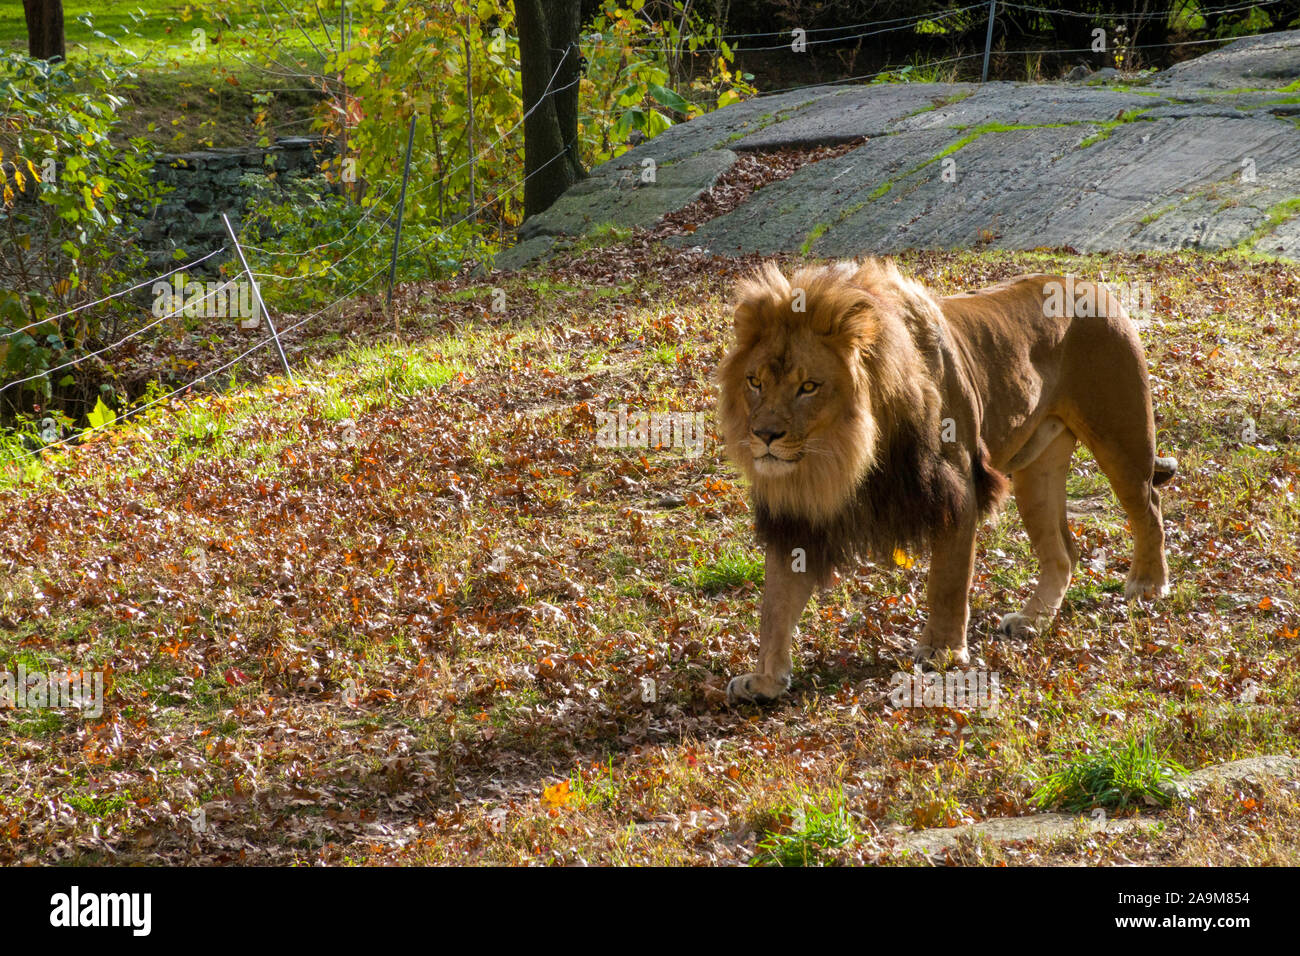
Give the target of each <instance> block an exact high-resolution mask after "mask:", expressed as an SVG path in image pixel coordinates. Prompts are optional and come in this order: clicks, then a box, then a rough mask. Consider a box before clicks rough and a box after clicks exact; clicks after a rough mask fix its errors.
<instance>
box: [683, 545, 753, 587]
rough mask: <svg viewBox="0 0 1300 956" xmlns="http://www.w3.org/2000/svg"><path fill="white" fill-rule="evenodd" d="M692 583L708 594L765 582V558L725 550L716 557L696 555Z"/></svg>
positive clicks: (739, 551) (743, 552)
mask: <svg viewBox="0 0 1300 956" xmlns="http://www.w3.org/2000/svg"><path fill="white" fill-rule="evenodd" d="M695 562H696V563H695V568H694V569H693V570H692V572H691V584H693V585H694V586H695V587H697V588H699V589H700V590H701V591H704V592H705V593H706V594H716V593H717V592H719V591H725V590H727V589H728V588H737V587H740V586H741V585H743V584H745V583H746V582H750V583H752V584H755V585H759V584H762V583H763V559H762V558H761V557H757V556H755V555H752V554H750V553H749V552H747V551H741V550H735V551H724V552H722V553H721V554H719V555H717V556H716V557H709V556H696V558H695Z"/></svg>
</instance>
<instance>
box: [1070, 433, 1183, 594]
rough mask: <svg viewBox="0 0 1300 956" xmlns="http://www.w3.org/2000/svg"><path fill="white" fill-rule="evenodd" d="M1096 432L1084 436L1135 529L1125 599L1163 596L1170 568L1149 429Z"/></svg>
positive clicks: (1131, 527) (1130, 526)
mask: <svg viewBox="0 0 1300 956" xmlns="http://www.w3.org/2000/svg"><path fill="white" fill-rule="evenodd" d="M1153 430H1154V429H1152V431H1153ZM1097 431H1098V433H1099V434H1096V435H1091V436H1089V437H1088V438H1087V439H1086V441H1087V444H1088V446H1089V448H1091V450H1092V455H1093V457H1094V458H1096V459H1097V466H1098V467H1099V468H1100V469H1101V471H1102V473H1103V474H1104V475H1105V476H1106V478H1107V480H1108V481H1109V482H1110V486H1111V488H1112V489H1113V490H1114V492H1115V497H1116V498H1118V499H1119V503H1120V505H1121V506H1123V508H1124V511H1125V513H1126V514H1127V515H1128V523H1129V528H1130V529H1131V530H1132V532H1133V563H1132V564H1131V565H1130V567H1129V572H1128V580H1127V581H1126V582H1125V585H1124V597H1125V598H1126V599H1127V600H1133V599H1135V598H1158V597H1161V596H1163V595H1164V594H1165V593H1166V592H1167V591H1168V590H1169V567H1168V565H1167V564H1166V563H1165V529H1164V522H1163V519H1162V517H1161V514H1160V492H1159V491H1157V490H1156V481H1157V480H1158V475H1157V472H1158V470H1159V467H1158V466H1157V465H1156V462H1157V459H1156V457H1155V439H1154V437H1153V436H1152V435H1151V434H1150V433H1147V434H1142V433H1138V434H1133V435H1128V436H1126V437H1125V436H1120V435H1110V434H1106V433H1103V432H1101V430H1100V429H1098V430H1097ZM1169 477H1172V473H1170V475H1169Z"/></svg>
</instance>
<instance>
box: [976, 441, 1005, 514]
mask: <svg viewBox="0 0 1300 956" xmlns="http://www.w3.org/2000/svg"><path fill="white" fill-rule="evenodd" d="M971 473H972V474H971V477H972V478H973V479H974V481H975V506H976V507H977V508H978V509H979V513H980V514H981V515H984V514H988V513H989V512H990V511H992V510H993V509H994V508H996V507H997V506H998V505H1000V504H1001V503H1002V499H1004V498H1005V497H1006V496H1007V493H1008V492H1009V491H1010V490H1011V481H1010V480H1009V479H1008V478H1007V476H1006V475H1004V474H1002V472H1000V471H998V470H997V469H996V468H994V467H993V466H992V465H990V464H989V451H988V448H987V447H985V445H984V442H983V440H981V441H980V443H979V445H978V447H977V448H976V450H975V456H974V459H973V460H972V461H971Z"/></svg>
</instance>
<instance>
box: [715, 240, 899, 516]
mask: <svg viewBox="0 0 1300 956" xmlns="http://www.w3.org/2000/svg"><path fill="white" fill-rule="evenodd" d="M852 275H853V270H852V268H851V267H847V266H843V265H840V266H830V267H822V268H812V269H804V270H801V271H800V272H799V273H797V274H796V275H795V276H794V277H793V279H792V280H787V279H786V278H785V277H784V276H783V275H781V273H780V272H778V271H777V270H776V269H775V268H769V269H767V270H766V271H764V272H763V273H761V274H760V275H759V276H758V277H757V278H755V279H754V280H751V281H750V282H748V283H746V284H745V285H744V286H742V288H741V297H740V304H739V305H738V306H737V308H736V341H735V343H734V345H733V347H732V349H731V351H730V352H729V353H728V354H727V356H726V357H725V358H724V359H723V361H722V364H721V366H720V368H719V372H718V380H719V385H720V399H721V401H720V417H721V422H722V431H723V436H724V438H725V439H726V442H727V450H728V453H729V454H730V455H731V457H732V458H733V459H734V460H735V461H736V463H737V464H738V465H739V466H740V468H741V470H742V471H743V472H744V473H745V475H746V476H747V477H748V478H749V479H750V482H751V485H752V488H753V492H754V494H755V496H756V498H757V499H758V500H760V501H761V502H762V503H763V504H765V505H766V506H767V507H769V508H771V509H772V510H773V511H774V512H777V513H782V514H788V515H798V516H803V517H809V518H829V517H830V516H831V515H833V514H834V512H835V511H836V510H838V509H839V508H840V507H841V506H842V505H843V504H844V502H845V500H846V499H847V498H848V496H849V495H850V494H852V492H853V490H854V488H855V487H856V485H857V483H858V480H859V479H860V478H861V477H862V475H863V474H864V473H865V472H866V470H867V469H868V468H869V467H870V465H871V461H872V456H873V454H874V446H875V436H876V423H875V421H874V419H873V417H872V415H871V400H870V389H869V375H870V373H869V369H868V364H867V363H866V362H864V356H865V350H866V349H868V348H869V345H870V341H871V335H872V330H873V329H874V322H873V320H872V316H871V311H872V307H873V302H872V300H871V298H870V296H869V295H868V294H867V293H866V292H865V291H863V290H862V289H861V288H858V287H856V286H854V285H853V284H851V283H850V282H849V281H848V280H849V279H850V278H851V276H852ZM800 307H802V308H800Z"/></svg>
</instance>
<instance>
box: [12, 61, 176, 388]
mask: <svg viewBox="0 0 1300 956" xmlns="http://www.w3.org/2000/svg"><path fill="white" fill-rule="evenodd" d="M134 78H135V74H134V73H132V72H131V71H130V70H128V69H127V68H125V67H123V66H121V65H119V64H118V63H116V62H115V61H113V60H111V59H109V58H108V57H89V56H87V57H80V58H77V59H75V60H72V61H68V62H64V61H55V62H47V61H44V60H34V59H31V58H29V57H27V56H25V55H22V54H18V53H9V54H4V55H0V103H4V104H5V106H4V113H3V127H4V129H5V131H6V133H7V134H8V136H7V139H6V141H7V142H8V144H9V147H8V151H7V152H6V150H4V149H0V235H3V236H4V241H3V242H0V382H4V381H12V380H14V379H16V378H26V377H27V376H29V375H32V374H35V373H39V372H41V371H44V370H45V369H47V368H50V367H51V366H53V365H57V364H62V363H63V362H64V361H66V360H67V357H68V355H69V354H75V353H76V352H78V351H80V350H88V349H93V348H94V347H96V346H97V345H99V344H102V342H103V340H104V338H105V337H107V336H108V335H111V334H113V333H115V332H116V331H117V323H118V321H119V320H121V319H123V318H124V317H125V316H127V315H129V314H130V313H131V312H132V311H135V310H134V309H133V308H132V306H131V305H130V303H129V302H116V303H109V304H106V305H105V306H103V307H100V308H97V309H87V310H84V311H80V312H78V313H76V314H74V315H70V316H66V317H64V318H62V319H58V320H53V319H52V320H50V321H48V322H43V321H41V320H42V318H43V316H46V315H51V314H56V313H63V312H67V311H69V310H71V309H74V308H76V307H78V306H80V305H84V304H86V303H88V302H90V301H93V300H95V299H98V298H101V297H102V296H103V295H104V294H105V293H107V292H108V291H110V290H114V289H117V288H120V287H121V286H123V285H127V284H129V283H130V282H131V281H134V280H137V279H138V277H139V275H140V273H141V272H142V271H143V269H144V268H145V261H146V260H145V256H144V254H143V253H142V252H141V251H140V250H139V249H138V248H137V247H136V238H137V236H138V231H139V230H138V224H139V220H140V217H141V216H147V215H148V214H150V213H151V212H152V210H153V208H154V207H155V206H156V205H157V203H158V201H159V200H160V199H161V197H162V194H163V188H162V187H161V186H159V185H157V184H156V183H154V182H153V180H152V178H151V176H150V169H151V165H152V163H151V159H150V157H149V154H148V145H147V144H146V143H145V141H144V140H140V139H133V140H131V141H129V142H128V143H126V144H122V143H119V142H114V141H112V140H111V138H110V137H111V134H112V133H113V130H114V128H115V126H116V124H117V122H118V117H117V113H118V110H120V109H121V108H122V107H123V106H124V105H125V102H126V101H125V100H124V99H123V98H122V97H121V96H120V95H119V94H120V91H121V90H122V89H124V88H127V87H129V86H130V83H131V81H132V80H133V79H134ZM25 193H26V194H27V195H29V196H32V195H34V199H35V201H34V202H23V201H21V199H22V196H23V194H25ZM28 325H31V326H32V327H31V328H28V329H24V331H22V332H19V333H17V334H11V335H6V334H5V333H13V332H15V331H16V330H17V329H19V328H23V327H24V326H28ZM71 384H72V380H71V378H70V377H66V376H65V378H64V379H62V380H60V381H59V382H51V380H50V379H49V378H48V377H42V378H38V379H36V380H34V381H32V382H30V383H27V384H25V385H23V386H21V389H19V388H15V389H11V390H10V391H9V392H7V393H5V395H4V396H3V401H4V404H5V405H6V406H8V407H10V408H13V407H16V406H17V404H18V403H17V399H18V397H19V393H20V391H25V392H34V393H35V394H36V395H37V396H39V397H40V398H41V399H45V400H48V399H49V398H50V397H51V393H52V388H53V387H54V386H64V387H67V386H69V385H71Z"/></svg>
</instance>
